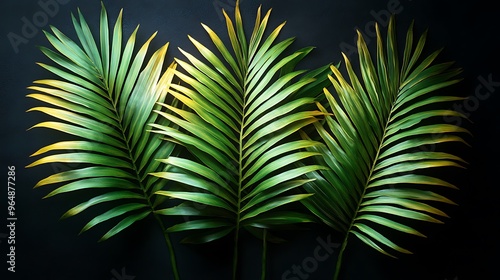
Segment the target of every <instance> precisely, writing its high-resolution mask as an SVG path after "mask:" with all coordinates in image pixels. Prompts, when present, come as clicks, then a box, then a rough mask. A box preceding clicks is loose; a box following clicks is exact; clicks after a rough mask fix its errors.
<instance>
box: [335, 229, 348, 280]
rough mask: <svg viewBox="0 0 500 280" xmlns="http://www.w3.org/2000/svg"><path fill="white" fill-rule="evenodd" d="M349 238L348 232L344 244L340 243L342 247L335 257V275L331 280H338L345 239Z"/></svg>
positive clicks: (345, 240)
mask: <svg viewBox="0 0 500 280" xmlns="http://www.w3.org/2000/svg"><path fill="white" fill-rule="evenodd" d="M348 237H349V232H348V233H347V234H346V236H345V239H344V242H342V247H341V248H340V252H339V255H338V257H337V265H336V267H335V275H334V276H333V280H338V279H339V276H340V270H341V268H342V257H343V256H344V251H345V248H346V247H347V238H348Z"/></svg>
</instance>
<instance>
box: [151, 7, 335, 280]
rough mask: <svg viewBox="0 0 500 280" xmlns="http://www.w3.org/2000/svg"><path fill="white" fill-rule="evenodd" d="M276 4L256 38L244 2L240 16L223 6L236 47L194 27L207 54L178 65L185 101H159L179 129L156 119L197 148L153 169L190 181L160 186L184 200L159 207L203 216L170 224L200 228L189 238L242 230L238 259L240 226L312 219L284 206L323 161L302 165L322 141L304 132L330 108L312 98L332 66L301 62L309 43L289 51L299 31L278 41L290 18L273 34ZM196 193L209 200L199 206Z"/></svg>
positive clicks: (260, 21)
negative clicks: (306, 66)
mask: <svg viewBox="0 0 500 280" xmlns="http://www.w3.org/2000/svg"><path fill="white" fill-rule="evenodd" d="M270 12H271V11H268V12H267V13H266V14H265V15H264V16H263V17H262V16H261V8H259V9H258V12H257V19H256V22H255V27H254V29H253V32H252V34H251V36H250V39H249V40H247V38H246V37H245V32H244V29H243V22H242V18H241V14H240V10H239V5H238V4H237V6H236V9H235V23H233V21H232V20H231V19H230V18H229V16H228V15H227V14H226V13H225V12H224V15H225V17H226V24H227V31H228V34H229V39H230V43H231V47H232V52H231V51H230V50H229V49H228V47H227V46H226V45H225V44H224V43H223V42H222V40H221V39H220V38H219V36H218V35H217V34H216V33H214V32H213V31H212V30H211V29H210V28H209V27H208V26H205V25H203V27H204V29H205V30H206V31H207V33H208V35H209V37H210V39H211V40H212V42H213V44H214V45H215V47H216V48H217V50H218V52H219V54H216V53H214V52H213V51H212V50H210V49H209V48H207V47H205V46H204V45H202V44H201V43H200V42H198V41H196V40H195V39H194V38H191V37H189V39H190V40H191V42H192V43H193V44H194V45H195V47H196V48H197V50H198V51H199V52H200V55H201V56H202V57H203V61H202V60H200V59H198V58H196V57H195V56H193V55H191V54H189V53H187V52H185V51H183V50H182V49H181V52H182V53H183V55H184V56H185V57H186V58H187V61H184V60H180V59H179V60H177V63H178V65H179V66H180V67H181V68H182V69H183V70H184V71H183V72H181V71H180V70H179V71H176V76H177V77H178V78H179V79H180V81H181V84H180V85H177V84H173V85H172V86H171V90H170V93H171V94H172V95H173V96H174V97H175V98H176V99H177V100H179V102H180V103H182V104H183V106H182V108H177V107H174V106H171V105H168V104H163V106H164V108H165V109H167V111H168V112H165V111H158V114H159V115H161V116H162V117H163V118H165V119H167V120H168V121H170V122H171V123H173V124H176V125H177V126H178V127H179V129H174V128H172V127H169V126H163V125H158V124H152V126H153V131H155V132H157V133H160V134H162V135H164V136H165V138H166V139H167V140H169V141H172V142H174V143H177V144H179V145H182V146H184V147H185V148H186V149H187V150H188V151H189V156H185V157H173V156H171V157H169V158H168V159H164V160H162V162H163V163H165V164H168V165H169V166H171V167H172V169H171V170H169V171H167V172H157V173H155V174H154V175H156V176H158V177H160V178H164V179H167V180H171V181H175V182H178V183H181V184H184V185H185V186H187V187H185V188H180V189H178V190H169V191H159V192H157V193H158V194H159V195H163V196H167V197H170V198H175V199H180V200H182V201H184V203H182V204H180V205H179V206H177V207H174V208H168V209H164V210H159V211H158V213H161V214H164V215H187V216H192V217H195V218H196V219H194V220H190V221H187V222H184V223H181V224H177V225H175V226H172V227H170V228H169V229H168V231H169V232H178V231H186V230H198V231H197V233H198V234H195V235H192V236H188V237H187V238H186V239H184V241H186V242H194V243H198V242H209V241H212V240H216V239H219V238H222V237H224V236H227V235H228V234H230V233H234V235H235V255H234V260H235V262H236V260H237V258H238V257H237V247H238V236H239V231H240V230H241V229H247V230H249V231H251V232H253V233H256V232H257V234H258V232H260V234H261V235H262V234H265V233H263V232H262V229H264V230H265V229H269V228H274V227H279V226H283V225H287V224H292V223H300V222H310V221H311V219H310V217H309V216H308V215H306V214H304V213H302V212H300V211H294V210H293V209H289V208H288V207H285V208H284V209H283V206H290V204H291V203H293V202H296V201H299V200H302V199H304V198H306V197H308V196H310V194H302V193H300V192H298V191H297V190H298V188H299V187H300V186H302V185H303V184H304V183H306V182H308V181H309V180H307V179H304V178H301V177H302V175H304V174H306V173H308V172H311V171H315V170H319V169H320V168H322V167H321V166H319V165H303V166H298V165H297V163H298V162H301V161H304V160H307V159H309V158H311V157H314V156H318V155H319V154H318V153H317V152H309V151H305V148H308V147H313V146H314V145H316V144H317V143H316V142H314V141H311V140H301V139H300V136H298V135H297V132H298V130H300V129H301V128H303V127H305V126H307V125H309V124H311V123H313V122H315V121H316V118H315V116H318V115H322V113H321V112H320V111H318V110H314V111H313V110H305V108H314V107H313V106H311V105H314V100H315V97H314V95H315V94H317V92H315V88H317V87H318V86H319V88H321V87H322V84H324V81H321V79H316V78H315V77H314V76H318V75H320V74H321V73H324V69H318V70H316V71H314V72H313V73H312V74H311V73H310V74H305V71H297V70H293V69H294V65H295V64H297V62H298V61H299V60H300V59H301V58H303V57H304V55H305V54H307V53H308V52H309V51H310V50H311V49H310V48H306V49H302V50H299V51H296V52H293V53H292V54H286V50H288V49H289V46H290V44H291V43H292V41H293V39H286V40H284V41H281V42H278V43H275V41H276V38H277V37H278V35H279V33H280V30H281V29H282V27H283V26H284V24H281V25H279V26H278V27H277V28H276V29H274V30H273V31H272V32H271V33H270V35H269V36H268V37H267V38H266V37H265V36H264V33H265V31H266V28H267V24H268V20H269V17H270ZM324 79H326V80H327V78H326V76H325V78H324ZM308 86H309V87H308ZM320 92H321V90H320ZM297 95H300V96H297ZM308 106H309V107H308ZM294 135H295V138H293V137H292V136H294ZM190 203H199V204H202V205H205V206H206V207H204V208H203V209H201V210H200V209H195V208H194V207H191V206H190ZM200 232H201V233H200ZM233 267H234V268H235V270H234V271H233V272H234V273H236V272H235V271H236V264H235V265H234V266H233ZM233 277H236V276H235V274H233Z"/></svg>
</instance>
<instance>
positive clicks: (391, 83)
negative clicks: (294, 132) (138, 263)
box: [303, 18, 467, 277]
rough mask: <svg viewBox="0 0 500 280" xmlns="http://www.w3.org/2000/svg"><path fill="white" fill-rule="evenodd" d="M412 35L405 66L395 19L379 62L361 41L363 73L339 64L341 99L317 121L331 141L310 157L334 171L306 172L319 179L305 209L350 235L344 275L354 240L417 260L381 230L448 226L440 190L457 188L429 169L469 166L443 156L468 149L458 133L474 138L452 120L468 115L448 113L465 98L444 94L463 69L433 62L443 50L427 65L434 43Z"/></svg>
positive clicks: (334, 79) (336, 77)
mask: <svg viewBox="0 0 500 280" xmlns="http://www.w3.org/2000/svg"><path fill="white" fill-rule="evenodd" d="M412 29H413V24H412V26H411V27H410V28H409V30H408V33H407V37H406V46H405V49H404V53H403V62H402V64H400V62H399V60H398V54H397V46H396V36H395V21H394V18H392V19H391V21H390V24H389V27H388V34H387V43H386V46H387V47H386V48H384V44H383V42H382V36H381V34H380V31H379V29H378V26H377V28H376V32H377V53H376V56H375V57H376V62H375V63H374V62H373V61H372V58H371V56H370V53H369V51H368V48H367V45H366V43H365V42H364V40H363V37H362V36H361V35H359V37H358V51H359V64H360V70H361V76H358V75H357V74H356V73H355V71H354V70H353V67H352V65H351V63H350V61H349V59H348V58H347V57H346V56H345V55H344V60H345V67H346V72H347V76H348V79H349V81H347V80H346V78H344V75H343V74H342V73H341V72H340V71H339V69H337V68H336V67H334V66H332V67H331V70H332V72H333V75H332V76H331V77H330V80H331V83H332V85H333V87H334V88H335V91H336V93H337V94H338V98H335V97H334V96H333V95H332V94H331V93H330V92H329V91H328V90H327V89H325V91H324V92H325V96H326V98H327V100H328V105H329V109H328V110H326V109H325V108H324V107H323V106H322V105H321V104H319V107H320V110H322V111H323V112H325V114H328V115H327V116H326V117H325V121H324V123H323V124H322V123H320V122H318V123H315V126H316V128H317V131H318V133H319V135H320V136H321V139H322V142H323V144H322V145H316V146H314V147H312V148H309V150H310V151H313V152H319V153H321V154H322V155H323V157H322V158H319V157H316V158H317V159H321V160H320V161H319V162H318V163H319V164H321V165H324V166H328V169H327V170H321V171H319V172H313V173H309V174H308V175H307V176H308V178H310V179H315V181H313V182H311V183H308V184H306V185H305V188H306V190H307V191H308V192H310V193H314V194H315V195H314V196H313V197H311V198H310V199H308V200H304V201H303V203H304V204H305V205H306V206H307V207H308V209H309V210H310V211H311V212H312V213H314V214H315V215H316V216H317V217H319V218H320V219H321V220H322V221H323V222H324V223H325V224H326V225H328V226H329V227H331V228H332V229H334V230H336V231H339V232H341V233H343V234H345V236H346V238H345V241H344V243H343V247H342V251H341V253H340V257H339V260H338V267H337V271H336V273H337V277H338V273H339V271H340V269H339V268H340V264H341V259H342V252H343V250H344V248H345V246H346V245H347V240H348V239H347V238H348V237H349V236H351V235H354V236H356V237H357V238H359V239H360V240H361V241H363V242H364V243H366V244H367V245H368V246H370V247H372V248H374V249H376V250H377V251H379V252H381V253H384V254H387V255H389V256H394V253H395V252H398V253H410V251H408V250H407V249H405V248H402V247H400V246H399V245H397V244H395V243H394V242H393V241H391V240H390V238H389V237H387V236H384V234H382V232H381V231H380V230H377V228H380V226H382V227H385V228H389V229H393V230H396V231H400V232H403V233H408V234H412V235H416V236H424V235H423V234H422V233H420V232H419V231H417V230H416V229H414V228H413V227H414V226H412V225H411V223H410V221H411V220H418V221H426V222H432V223H441V220H440V219H439V218H441V217H447V216H446V214H445V213H444V212H443V211H442V210H440V209H439V208H438V205H439V203H444V204H454V202H452V201H451V200H450V199H448V198H446V197H445V196H443V195H441V194H439V190H440V188H443V187H444V188H455V186H453V185H452V184H450V183H448V182H446V181H445V180H444V179H443V178H442V177H439V175H436V174H439V173H436V172H435V171H434V172H433V173H432V174H434V175H432V174H429V172H426V170H431V169H432V170H436V171H438V172H439V170H445V169H446V168H449V167H462V164H463V160H461V159H460V158H459V157H457V156H456V155H453V154H450V153H449V152H444V151H440V150H439V148H440V147H441V146H440V145H438V144H439V143H449V142H463V143H465V141H464V140H463V139H462V138H461V137H460V136H459V135H460V134H462V133H466V132H467V131H466V130H465V129H463V128H461V127H458V126H455V125H450V124H447V123H445V122H444V119H443V117H444V116H458V117H463V116H462V115H461V114H460V113H457V112H455V111H452V110H448V109H443V108H446V107H444V106H446V104H447V103H446V102H450V101H456V100H460V99H461V98H459V97H454V96H445V95H439V94H436V92H435V91H436V90H438V89H441V88H444V87H447V86H450V85H452V84H455V83H457V82H458V81H459V79H456V78H455V77H456V76H457V74H459V72H460V70H458V69H454V68H452V67H451V63H434V61H435V59H436V57H437V55H438V53H439V51H436V52H434V53H432V54H430V55H429V56H427V57H425V58H423V59H421V58H420V56H421V54H422V53H423V47H424V44H425V38H426V36H425V33H424V34H423V35H422V36H421V37H420V39H419V40H418V43H417V44H416V46H414V43H413V31H412ZM448 104H449V103H448ZM443 105H444V106H443ZM436 135H439V137H436ZM303 138H304V139H309V137H307V136H304V137H303ZM424 145H435V147H436V150H435V151H425V150H424V149H419V147H421V146H424ZM441 205H442V204H441ZM405 221H407V222H408V223H406V222H405Z"/></svg>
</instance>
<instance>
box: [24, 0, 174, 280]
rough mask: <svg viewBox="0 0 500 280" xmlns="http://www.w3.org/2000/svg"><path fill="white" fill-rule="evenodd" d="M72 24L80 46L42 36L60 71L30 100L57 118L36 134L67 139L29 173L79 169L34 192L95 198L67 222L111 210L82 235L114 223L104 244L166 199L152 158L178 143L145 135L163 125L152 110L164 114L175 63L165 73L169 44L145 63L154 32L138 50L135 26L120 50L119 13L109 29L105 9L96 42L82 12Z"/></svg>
mask: <svg viewBox="0 0 500 280" xmlns="http://www.w3.org/2000/svg"><path fill="white" fill-rule="evenodd" d="M72 21H73V25H74V29H75V31H76V35H77V38H78V40H79V44H78V42H75V41H73V40H72V39H70V38H69V37H68V36H66V35H64V34H63V33H62V32H61V31H59V30H58V29H57V28H55V27H51V30H52V34H51V33H49V32H46V33H45V34H46V36H47V39H48V40H49V42H50V44H51V45H52V46H53V47H54V49H55V50H51V49H49V48H45V47H41V51H42V52H43V53H44V54H45V55H46V56H47V57H48V58H49V59H50V60H51V61H52V62H54V63H55V66H53V65H47V64H44V63H39V65H40V66H41V67H43V68H45V69H46V70H48V71H49V72H51V73H52V74H54V75H55V76H57V78H55V79H44V80H37V81H34V85H33V86H30V87H29V89H30V90H31V91H33V92H34V93H31V94H29V95H28V97H30V98H34V99H36V100H39V101H41V102H43V103H44V105H43V106H39V107H34V108H31V109H30V110H29V111H30V112H34V111H38V112H42V113H45V114H47V115H49V116H50V117H51V118H52V120H49V121H44V122H40V123H38V124H36V125H34V126H33V127H32V128H48V129H51V130H56V131H60V132H63V133H65V134H66V135H68V136H70V137H69V138H67V139H66V140H63V141H60V142H56V143H53V144H50V145H47V146H45V147H43V148H41V149H40V150H38V151H37V152H35V153H34V154H33V155H32V156H42V157H41V158H39V159H38V160H36V161H34V162H33V163H31V164H30V165H28V167H34V166H38V165H41V164H54V163H63V164H70V165H72V166H77V167H75V168H73V169H71V170H68V171H62V172H59V173H56V174H53V175H51V176H49V177H47V178H45V179H43V180H41V181H39V182H38V184H37V185H36V186H35V187H36V188H38V187H42V186H47V185H54V186H57V188H55V189H54V190H53V191H51V192H50V193H49V194H48V195H47V196H46V197H52V196H55V195H59V194H63V193H69V192H81V191H87V192H88V193H89V194H90V193H92V194H95V193H98V194H97V195H96V196H94V197H92V198H90V199H88V200H86V201H84V202H82V203H81V204H78V205H76V206H75V207H73V208H71V209H70V210H68V211H67V212H66V213H65V214H64V215H63V218H67V217H71V216H74V215H77V214H79V213H81V212H83V211H85V210H87V209H89V208H91V207H94V206H96V205H100V206H101V207H102V206H104V205H108V207H107V209H108V210H106V211H105V212H104V213H102V214H100V215H98V216H96V217H94V218H93V219H91V220H90V221H89V222H88V223H87V224H86V225H85V226H84V227H83V229H82V232H83V231H86V230H89V229H90V228H93V227H95V226H96V225H99V224H101V223H107V224H110V225H111V226H110V229H109V230H108V231H107V232H106V233H105V234H104V235H103V236H102V238H101V240H106V239H108V238H110V237H112V236H114V235H116V234H117V233H119V232H120V231H122V230H124V229H125V228H127V227H129V226H131V225H132V224H134V223H136V222H138V221H140V220H142V219H144V218H145V217H147V216H149V215H151V214H153V213H154V210H155V207H156V204H158V203H159V202H160V201H161V200H156V199H155V198H156V196H155V195H154V193H155V192H156V191H158V190H160V189H161V187H162V185H164V184H163V182H160V180H159V179H158V178H156V177H154V176H149V173H152V172H158V171H161V170H164V165H163V164H162V163H161V162H158V161H156V160H155V159H156V158H168V157H169V155H170V154H171V153H172V151H173V148H174V144H172V143H168V142H165V141H163V140H162V139H161V137H159V136H158V135H156V134H154V133H150V132H148V131H147V124H148V123H152V122H157V121H162V120H158V115H157V114H156V113H154V110H155V109H159V108H160V105H158V104H157V102H164V100H165V98H166V95H167V91H168V87H169V85H170V82H171V79H172V77H173V75H174V67H175V65H174V64H173V65H172V66H171V67H170V68H168V70H167V71H165V69H163V68H164V60H165V56H166V52H167V48H168V44H165V45H164V46H163V47H161V48H160V49H159V50H157V51H156V52H155V53H153V54H152V55H151V57H150V59H149V61H147V60H146V56H147V55H148V47H149V44H150V42H151V40H152V39H153V38H154V37H155V35H156V33H155V34H153V35H152V36H151V37H150V38H149V40H147V42H145V43H144V44H143V45H142V46H141V47H140V48H139V49H138V50H136V51H134V47H135V44H136V34H137V31H138V28H136V29H135V30H134V31H133V33H132V34H131V35H130V37H129V38H128V40H127V42H126V44H125V45H124V46H122V41H123V34H122V12H120V14H119V16H118V18H117V20H116V23H115V25H114V28H113V30H112V31H110V30H109V26H108V16H107V12H106V9H105V7H104V6H102V9H101V14H100V29H99V40H98V42H96V41H97V40H96V39H94V37H93V35H92V33H91V30H90V28H89V26H88V24H87V22H86V21H85V19H84V17H83V15H82V14H81V12H80V11H78V15H77V17H75V16H73V15H72ZM162 123H164V124H166V123H165V122H164V121H162ZM154 215H155V216H157V215H156V214H154ZM158 221H159V222H160V225H161V226H162V227H163V224H162V222H161V220H160V219H159V218H158ZM165 237H166V238H167V242H170V241H169V240H168V236H165ZM171 254H172V255H171V257H172V260H171V261H172V262H173V263H174V260H173V252H172V251H171ZM173 269H174V274H177V272H176V269H175V267H174V268H173ZM175 277H176V279H178V276H177V275H176V276H175Z"/></svg>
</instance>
